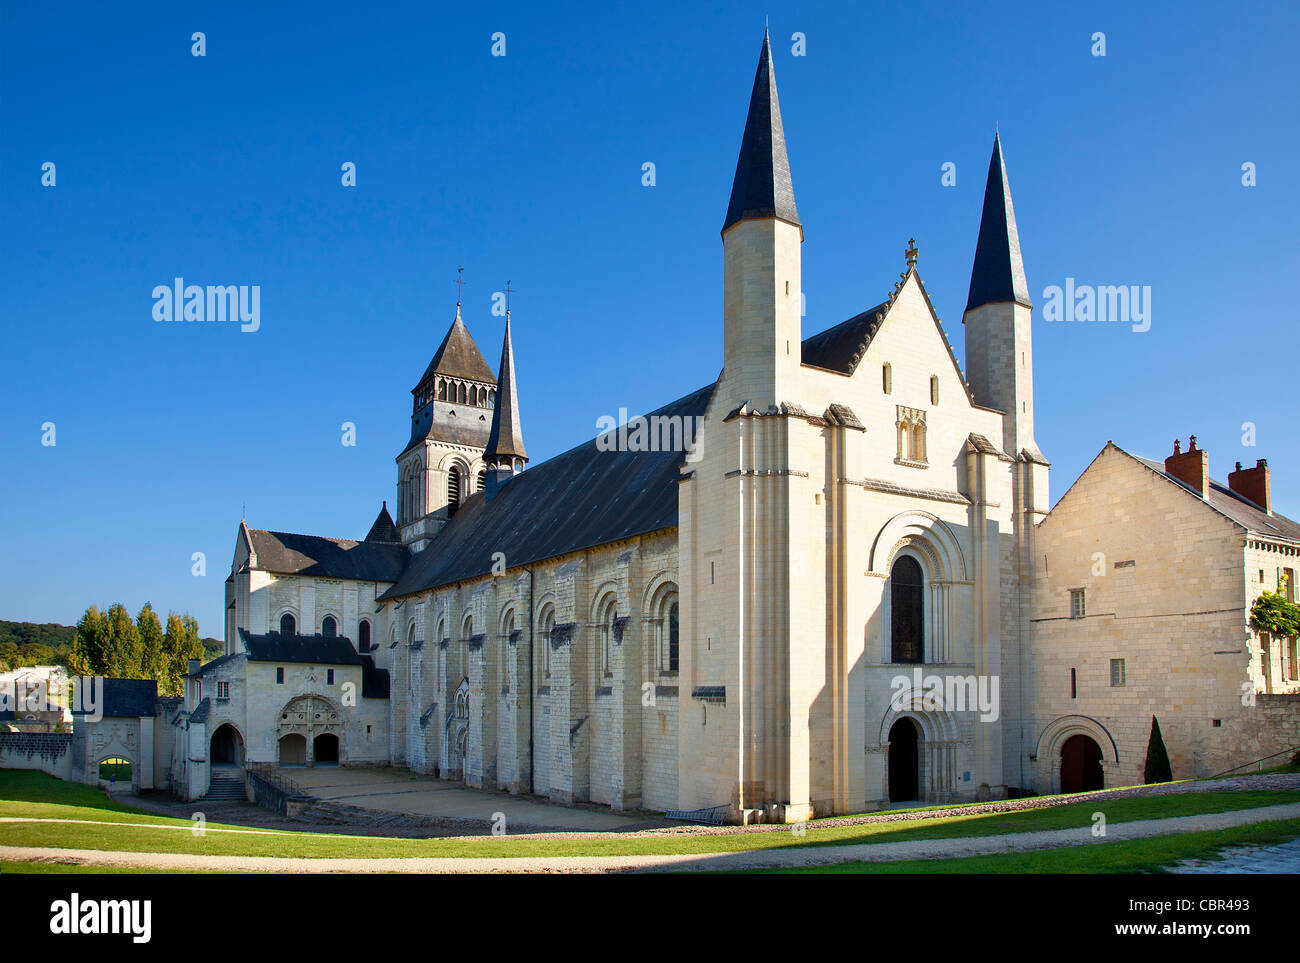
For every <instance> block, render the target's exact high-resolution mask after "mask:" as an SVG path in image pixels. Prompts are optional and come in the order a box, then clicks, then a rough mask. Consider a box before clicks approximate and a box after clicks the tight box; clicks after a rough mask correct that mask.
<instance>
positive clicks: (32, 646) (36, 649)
mask: <svg viewBox="0 0 1300 963" xmlns="http://www.w3.org/2000/svg"><path fill="white" fill-rule="evenodd" d="M18 658H19V660H20V661H21V662H22V664H23V665H51V664H53V662H54V650H53V649H51V648H50V647H49V646H48V645H42V644H41V643H39V642H29V643H27V644H26V645H20V646H19V647H18Z"/></svg>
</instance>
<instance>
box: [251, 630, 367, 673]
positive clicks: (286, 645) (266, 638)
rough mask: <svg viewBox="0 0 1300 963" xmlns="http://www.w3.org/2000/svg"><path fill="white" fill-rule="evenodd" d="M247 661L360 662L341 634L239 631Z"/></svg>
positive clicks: (352, 663)
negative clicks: (262, 633)
mask: <svg viewBox="0 0 1300 963" xmlns="http://www.w3.org/2000/svg"><path fill="white" fill-rule="evenodd" d="M239 637H240V638H241V639H243V640H244V648H245V649H246V650H247V651H248V661H249V662H309V663H313V664H315V665H361V656H360V655H359V654H358V653H357V650H356V648H355V647H353V645H352V642H351V641H350V640H349V639H348V638H347V637H345V636H342V635H333V636H325V635H297V634H294V635H281V634H280V633H279V632H268V633H267V634H266V635H253V634H252V633H250V632H248V631H247V630H246V629H240V630H239Z"/></svg>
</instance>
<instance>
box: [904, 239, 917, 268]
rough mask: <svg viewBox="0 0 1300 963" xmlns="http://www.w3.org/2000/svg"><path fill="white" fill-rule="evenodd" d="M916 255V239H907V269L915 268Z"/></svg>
mask: <svg viewBox="0 0 1300 963" xmlns="http://www.w3.org/2000/svg"><path fill="white" fill-rule="evenodd" d="M917 253H918V252H917V250H916V238H914V237H909V238H908V239H907V266H908V267H909V268H914V267H916V255H917Z"/></svg>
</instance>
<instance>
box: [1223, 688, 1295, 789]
mask: <svg viewBox="0 0 1300 963" xmlns="http://www.w3.org/2000/svg"><path fill="white" fill-rule="evenodd" d="M1228 724H1229V727H1230V732H1231V735H1232V761H1231V762H1230V763H1228V765H1244V764H1245V763H1248V762H1250V761H1251V760H1252V759H1261V758H1263V757H1264V756H1267V755H1269V754H1270V753H1275V752H1281V751H1282V750H1284V749H1290V748H1292V747H1294V746H1300V694H1288V695H1264V694H1260V695H1257V696H1255V705H1253V706H1251V707H1248V708H1245V709H1243V710H1242V711H1241V713H1240V714H1239V715H1238V716H1237V717H1236V718H1235V719H1232V720H1231V721H1230V722H1229V723H1228ZM1288 761H1289V759H1288V758H1287V757H1285V756H1278V757H1276V758H1274V759H1270V760H1266V761H1265V762H1264V763H1263V768H1265V769H1271V768H1273V767H1274V766H1281V765H1283V764H1284V763H1286V762H1288ZM1239 771H1240V772H1250V771H1251V770H1250V769H1249V768H1247V769H1241V770H1239Z"/></svg>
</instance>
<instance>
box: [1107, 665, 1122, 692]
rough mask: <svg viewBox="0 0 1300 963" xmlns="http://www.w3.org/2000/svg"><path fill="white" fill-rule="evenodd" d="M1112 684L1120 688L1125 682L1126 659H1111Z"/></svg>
mask: <svg viewBox="0 0 1300 963" xmlns="http://www.w3.org/2000/svg"><path fill="white" fill-rule="evenodd" d="M1110 684H1111V685H1112V686H1113V687H1115V688H1118V687H1120V686H1122V685H1123V684H1124V660H1123V659H1111V660H1110Z"/></svg>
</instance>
